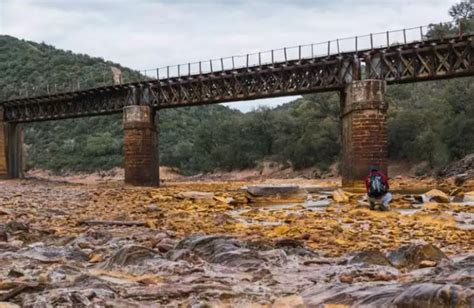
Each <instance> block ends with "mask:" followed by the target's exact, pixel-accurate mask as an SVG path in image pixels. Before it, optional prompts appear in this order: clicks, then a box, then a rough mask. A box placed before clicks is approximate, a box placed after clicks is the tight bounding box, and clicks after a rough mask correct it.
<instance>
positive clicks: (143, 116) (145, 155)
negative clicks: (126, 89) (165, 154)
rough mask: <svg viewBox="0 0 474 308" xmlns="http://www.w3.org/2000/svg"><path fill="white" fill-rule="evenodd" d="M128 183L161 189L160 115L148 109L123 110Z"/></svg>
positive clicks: (145, 107)
mask: <svg viewBox="0 0 474 308" xmlns="http://www.w3.org/2000/svg"><path fill="white" fill-rule="evenodd" d="M123 128H124V140H123V141H124V146H123V148H124V169H125V183H127V184H132V185H136V186H158V185H159V183H160V176H159V156H158V115H157V113H156V112H155V110H154V108H153V107H151V106H147V105H131V106H127V107H124V109H123Z"/></svg>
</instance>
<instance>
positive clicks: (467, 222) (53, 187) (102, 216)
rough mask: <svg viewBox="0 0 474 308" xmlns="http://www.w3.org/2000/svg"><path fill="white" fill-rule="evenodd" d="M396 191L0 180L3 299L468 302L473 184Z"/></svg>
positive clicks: (24, 302)
mask: <svg viewBox="0 0 474 308" xmlns="http://www.w3.org/2000/svg"><path fill="white" fill-rule="evenodd" d="M290 182H291V183H292V184H288V183H290ZM469 185H471V186H469ZM392 186H393V188H394V190H395V192H394V201H393V202H392V208H391V210H390V211H388V212H379V211H370V210H369V209H368V205H367V202H366V201H365V197H364V195H363V194H362V193H361V192H357V191H352V192H348V191H342V190H339V189H337V182H336V181H301V180H299V181H296V180H295V181H288V180H285V183H281V182H280V183H276V184H274V185H267V184H265V185H261V184H258V185H255V184H252V183H242V182H214V183H185V182H180V183H171V182H170V183H166V184H165V185H164V186H163V187H161V188H135V187H129V186H124V185H122V184H120V183H119V182H110V183H103V184H94V185H82V184H73V183H63V182H58V181H46V180H34V179H30V180H21V181H0V191H1V194H0V264H1V266H0V307H3V306H5V307H9V306H8V305H11V306H12V307H15V305H19V306H25V307H48V306H63V307H85V306H93V305H95V306H97V307H102V306H107V307H153V306H161V305H172V306H174V305H180V304H184V305H189V306H202V305H205V304H208V305H211V306H218V307H228V306H239V305H240V306H241V307H247V306H249V305H253V307H260V306H263V307H271V306H274V307H296V306H299V307H305V306H310V307H311V306H315V307H325V306H327V307H331V305H340V306H337V307H346V306H349V307H350V306H364V305H366V306H376V307H382V306H383V307H390V306H394V307H472V306H474V291H473V288H474V193H472V192H471V191H472V190H474V189H473V188H472V184H469V183H468V184H464V186H462V187H456V186H455V185H454V183H451V182H444V183H437V182H435V181H433V180H424V181H420V180H415V179H413V180H407V179H398V180H395V181H394V182H393V185H392ZM434 187H438V189H439V190H434V191H432V188H434ZM441 190H442V191H441ZM397 191H398V192H397ZM443 191H444V193H443ZM334 307H336V306H334Z"/></svg>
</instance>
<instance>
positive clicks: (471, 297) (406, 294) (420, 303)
mask: <svg viewBox="0 0 474 308" xmlns="http://www.w3.org/2000/svg"><path fill="white" fill-rule="evenodd" d="M391 306H392V307H474V291H473V290H472V289H470V288H465V287H462V286H460V285H455V284H438V283H431V282H425V283H420V284H415V285H412V286H407V287H406V288H405V290H404V291H403V292H401V293H400V294H399V295H398V296H396V297H395V298H394V299H393V300H392V305H391Z"/></svg>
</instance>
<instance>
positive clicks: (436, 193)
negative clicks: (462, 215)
mask: <svg viewBox="0 0 474 308" xmlns="http://www.w3.org/2000/svg"><path fill="white" fill-rule="evenodd" d="M425 196H426V197H427V199H428V201H434V202H439V203H448V202H449V197H448V195H447V194H445V193H444V192H442V191H441V190H438V189H432V190H430V191H429V192H427V193H425Z"/></svg>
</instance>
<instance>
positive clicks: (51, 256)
mask: <svg viewBox="0 0 474 308" xmlns="http://www.w3.org/2000/svg"><path fill="white" fill-rule="evenodd" d="M22 254H23V255H24V256H26V257H28V258H30V259H34V260H37V261H40V262H44V263H58V262H62V261H63V260H64V259H67V260H75V261H88V260H89V257H88V256H87V254H85V253H84V252H82V251H81V250H79V249H70V248H64V247H59V246H40V245H38V246H34V247H32V248H30V249H28V250H26V251H24V252H22Z"/></svg>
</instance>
